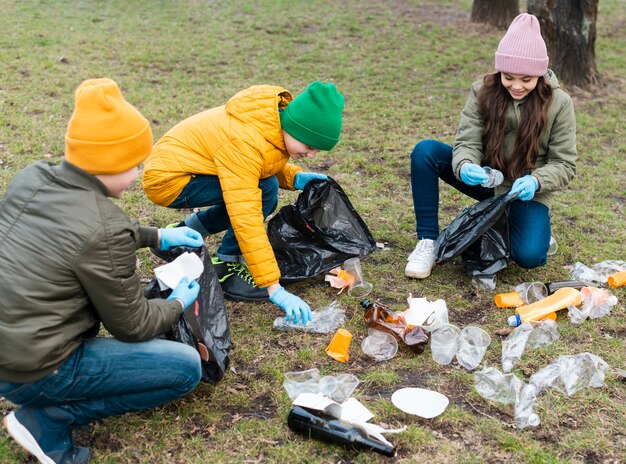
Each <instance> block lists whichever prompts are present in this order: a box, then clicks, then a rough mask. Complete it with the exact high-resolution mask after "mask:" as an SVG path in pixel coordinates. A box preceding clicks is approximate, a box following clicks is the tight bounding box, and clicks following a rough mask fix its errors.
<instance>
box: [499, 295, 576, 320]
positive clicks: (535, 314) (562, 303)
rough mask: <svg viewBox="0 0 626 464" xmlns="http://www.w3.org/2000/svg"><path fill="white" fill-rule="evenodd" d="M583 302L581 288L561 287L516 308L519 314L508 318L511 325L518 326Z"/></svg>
mask: <svg viewBox="0 0 626 464" xmlns="http://www.w3.org/2000/svg"><path fill="white" fill-rule="evenodd" d="M580 303H581V298H580V290H577V289H575V288H570V287H564V288H559V289H558V290H557V291H556V292H554V293H553V294H552V295H550V296H547V297H545V298H543V299H542V300H539V301H537V302H535V303H533V304H529V305H527V306H521V307H519V308H517V309H516V310H515V312H516V313H517V314H515V315H514V316H510V317H509V318H508V323H509V325H510V326H511V327H517V326H518V325H520V324H522V323H523V322H526V321H539V320H541V319H545V318H546V316H548V314H550V313H553V312H556V311H559V310H561V309H565V308H567V307H568V306H570V305H571V306H578V305H580Z"/></svg>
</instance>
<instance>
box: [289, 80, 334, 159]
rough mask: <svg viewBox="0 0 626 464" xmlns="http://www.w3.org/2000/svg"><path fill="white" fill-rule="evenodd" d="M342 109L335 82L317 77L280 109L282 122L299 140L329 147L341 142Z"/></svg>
mask: <svg viewBox="0 0 626 464" xmlns="http://www.w3.org/2000/svg"><path fill="white" fill-rule="evenodd" d="M342 111H343V95H341V94H340V93H339V91H338V90H337V88H336V87H335V85H334V84H323V83H322V82H320V81H315V82H312V83H310V84H309V86H308V87H307V88H306V90H305V91H304V92H302V93H301V94H300V95H298V96H297V97H296V98H295V99H294V100H293V101H292V102H291V103H289V105H287V107H286V108H285V109H284V110H283V111H282V112H281V113H280V123H281V126H282V128H283V129H284V130H285V131H287V133H288V134H289V135H291V136H292V137H293V138H295V139H296V140H298V141H299V142H302V143H304V144H306V145H308V146H310V147H313V148H317V149H319V150H325V151H328V150H331V149H332V148H333V147H334V146H335V145H337V142H339V135H340V134H341V112H342Z"/></svg>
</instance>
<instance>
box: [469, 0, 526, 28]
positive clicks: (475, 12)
mask: <svg viewBox="0 0 626 464" xmlns="http://www.w3.org/2000/svg"><path fill="white" fill-rule="evenodd" d="M518 14H519V0H474V1H473V2H472V16H471V20H472V22H475V23H487V24H491V25H492V26H496V27H498V28H500V29H506V28H508V27H509V24H511V22H512V21H513V19H515V17H516V16H517V15H518Z"/></svg>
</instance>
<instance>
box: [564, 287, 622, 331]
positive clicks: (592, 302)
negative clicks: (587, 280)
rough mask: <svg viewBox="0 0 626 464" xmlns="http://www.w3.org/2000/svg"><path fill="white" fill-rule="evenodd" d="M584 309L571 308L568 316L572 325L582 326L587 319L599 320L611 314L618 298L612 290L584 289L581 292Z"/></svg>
mask: <svg viewBox="0 0 626 464" xmlns="http://www.w3.org/2000/svg"><path fill="white" fill-rule="evenodd" d="M580 298H581V301H582V307H581V308H580V309H578V308H577V307H575V306H569V307H568V312H567V315H568V316H569V318H570V321H572V324H581V323H583V322H584V321H585V320H586V319H587V318H589V319H598V318H600V317H602V316H606V315H607V314H610V312H611V308H612V307H613V306H615V305H616V304H617V297H616V296H614V295H613V294H612V293H611V291H610V290H607V289H605V288H598V287H583V288H582V289H581V290H580Z"/></svg>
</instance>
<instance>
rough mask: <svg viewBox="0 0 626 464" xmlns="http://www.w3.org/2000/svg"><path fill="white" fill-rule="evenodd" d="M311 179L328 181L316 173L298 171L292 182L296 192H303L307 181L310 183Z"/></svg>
mask: <svg viewBox="0 0 626 464" xmlns="http://www.w3.org/2000/svg"><path fill="white" fill-rule="evenodd" d="M313 179H321V180H326V179H328V176H327V175H324V174H319V173H317V172H303V171H299V172H298V173H297V174H296V178H295V179H294V181H293V186H294V188H295V189H296V190H303V189H304V187H305V186H306V184H308V183H309V181H312V180H313Z"/></svg>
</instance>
